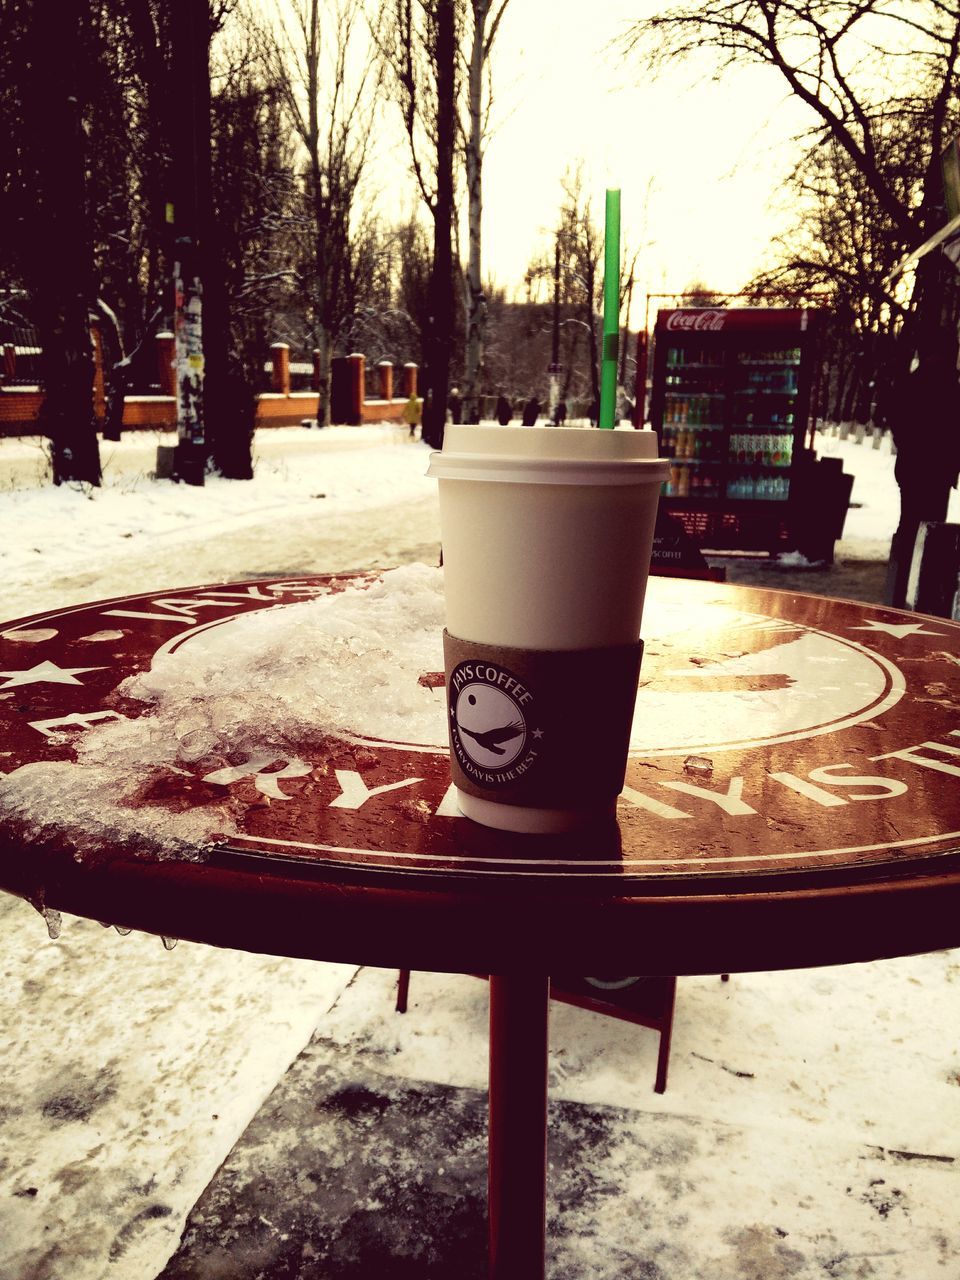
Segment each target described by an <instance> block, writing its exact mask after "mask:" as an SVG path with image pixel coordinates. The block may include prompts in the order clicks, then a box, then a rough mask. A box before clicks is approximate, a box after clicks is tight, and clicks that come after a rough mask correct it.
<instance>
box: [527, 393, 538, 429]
mask: <svg viewBox="0 0 960 1280" xmlns="http://www.w3.org/2000/svg"><path fill="white" fill-rule="evenodd" d="M539 415H540V401H539V400H538V399H537V397H536V396H531V397H530V399H529V400H528V401H527V403H526V404H525V405H524V406H523V425H524V426H525V427H532V426H535V425H536V421H537V418H538V417H539Z"/></svg>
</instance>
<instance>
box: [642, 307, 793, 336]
mask: <svg viewBox="0 0 960 1280" xmlns="http://www.w3.org/2000/svg"><path fill="white" fill-rule="evenodd" d="M816 318H817V313H816V312H815V311H811V310H809V309H807V308H799V307H679V308H677V309H676V310H673V309H671V310H661V311H658V312H657V328H658V329H659V330H660V331H661V332H662V331H663V330H666V331H667V332H669V333H677V334H688V333H689V334H694V333H720V332H725V331H729V330H730V329H736V330H737V331H738V332H739V331H742V330H745V329H746V330H750V331H753V332H757V331H762V330H764V329H778V330H783V329H793V330H796V331H799V332H801V333H803V332H806V331H807V330H808V329H810V328H811V327H812V325H813V322H814V321H815V320H816Z"/></svg>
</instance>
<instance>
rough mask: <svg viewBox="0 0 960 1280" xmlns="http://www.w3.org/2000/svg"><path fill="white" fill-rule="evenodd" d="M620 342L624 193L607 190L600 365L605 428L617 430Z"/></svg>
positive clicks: (601, 415) (601, 411)
mask: <svg viewBox="0 0 960 1280" xmlns="http://www.w3.org/2000/svg"><path fill="white" fill-rule="evenodd" d="M619 340H620V191H619V188H618V189H616V190H611V189H608V190H607V203H606V212H605V218H604V230H603V359H602V361H601V364H600V416H599V418H598V419H597V421H598V424H599V425H600V426H601V427H607V428H613V426H614V425H615V415H616V411H617V348H618V345H619Z"/></svg>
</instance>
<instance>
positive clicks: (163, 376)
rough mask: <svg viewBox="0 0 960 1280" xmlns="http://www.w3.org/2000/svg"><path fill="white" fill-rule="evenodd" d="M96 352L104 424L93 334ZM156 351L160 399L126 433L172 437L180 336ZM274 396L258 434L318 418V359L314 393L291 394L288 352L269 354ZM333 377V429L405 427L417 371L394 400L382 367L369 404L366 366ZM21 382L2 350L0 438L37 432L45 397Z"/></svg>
mask: <svg viewBox="0 0 960 1280" xmlns="http://www.w3.org/2000/svg"><path fill="white" fill-rule="evenodd" d="M92 332H93V349H94V367H95V371H94V384H93V407H94V412H95V414H96V417H97V419H98V421H100V422H102V421H103V419H104V417H105V415H106V398H105V394H104V376H103V355H102V346H101V341H100V334H99V331H98V330H97V328H96V326H93V327H92ZM154 342H155V344H156V361H157V375H158V379H157V380H158V382H159V385H160V394H159V395H128V396H126V397H125V399H124V403H123V425H124V428H125V429H126V430H129V431H136V430H138V429H145V430H146V429H150V430H163V429H169V430H172V429H173V428H175V427H176V425H177V403H176V374H175V371H174V365H173V359H174V336H173V334H172V333H158V334H157V335H156V338H155V339H154ZM270 356H271V370H272V371H271V389H270V390H269V391H265V392H263V393H262V394H261V395H259V396H258V397H257V416H256V424H257V426H258V427H287V426H297V425H299V424H300V423H301V422H303V421H304V420H305V419H311V418H315V417H316V416H317V402H318V394H317V388H318V386H319V378H320V360H319V353H318V352H314V354H313V376H312V379H311V381H312V385H313V389H312V390H310V391H291V389H290V348H289V347H288V346H287V344H286V343H285V342H275V343H274V344H273V346H272V347H271V348H270ZM331 363H332V370H331V383H332V385H331V389H330V406H331V411H332V415H333V421H334V422H335V423H343V424H347V425H351V426H359V425H361V424H362V423H364V422H400V421H401V420H402V414H403V406H404V404H405V403H406V400H407V399H408V397H409V396H410V395H415V394H416V391H417V366H416V365H415V364H405V365H404V366H403V367H402V369H401V371H400V372H401V375H402V377H401V380H400V389H401V390H402V392H403V394H402V396H400V397H396V398H395V397H394V394H393V391H394V381H393V365H392V364H391V363H390V361H389V360H381V361H380V362H379V364H378V365H377V366H376V369H377V375H378V381H379V390H380V397H379V398H378V399H368V398H367V396H366V394H365V385H366V360H365V357H364V356H362V355H350V356H340V357H335V358H334V359H333V361H332V362H331ZM15 376H16V349H15V348H14V347H13V345H12V344H7V345H6V346H5V347H4V348H3V361H2V364H0V435H7V436H16V435H30V434H33V432H35V430H36V422H37V417H38V415H39V412H40V406H41V404H42V403H43V391H42V390H41V389H40V388H39V387H37V386H15V385H7V384H8V383H11V382H12V381H13V379H14V378H15Z"/></svg>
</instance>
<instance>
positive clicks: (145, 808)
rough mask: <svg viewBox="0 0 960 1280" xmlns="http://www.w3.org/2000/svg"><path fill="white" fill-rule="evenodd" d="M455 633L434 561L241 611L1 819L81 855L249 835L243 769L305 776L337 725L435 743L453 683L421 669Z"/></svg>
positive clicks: (32, 776) (30, 781) (156, 673)
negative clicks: (242, 804)
mask: <svg viewBox="0 0 960 1280" xmlns="http://www.w3.org/2000/svg"><path fill="white" fill-rule="evenodd" d="M442 628H443V586H442V573H441V571H440V570H439V569H433V568H429V567H428V566H427V565H422V564H417V565H409V566H406V567H405V568H401V569H397V570H396V571H394V572H393V573H391V574H389V575H388V577H387V578H386V579H385V580H383V579H382V580H379V581H377V582H374V583H373V585H370V586H368V585H367V582H366V580H361V581H358V582H357V583H356V584H355V585H348V586H347V587H346V589H344V590H341V591H332V592H329V593H326V594H324V595H321V596H319V597H318V598H316V599H314V600H310V601H306V602H303V603H299V604H292V605H282V606H278V607H276V608H273V609H270V610H265V611H262V612H258V613H249V614H245V615H241V616H239V617H236V618H234V619H232V620H231V621H230V623H229V624H228V625H226V626H223V627H214V628H212V629H210V630H207V631H204V632H202V633H201V634H200V635H198V636H196V637H194V638H193V639H192V641H191V642H188V643H186V644H183V645H181V646H180V647H179V648H178V649H177V650H176V651H175V652H173V653H167V654H162V655H160V656H158V657H157V658H156V659H155V661H154V664H153V666H152V667H151V669H150V670H149V671H146V672H143V673H141V674H139V675H137V676H134V677H131V678H130V679H129V680H127V681H125V682H124V683H123V684H122V685H121V686H120V690H119V691H120V693H122V694H124V695H125V696H127V697H132V698H135V699H137V700H138V701H140V702H144V703H146V704H148V705H149V708H150V709H149V711H148V712H147V713H146V714H145V715H142V716H139V717H138V718H136V719H124V720H116V721H110V722H108V723H105V724H103V725H100V726H98V727H95V728H93V729H91V730H90V731H89V732H87V733H86V734H85V735H84V736H83V738H82V739H81V741H80V743H79V745H78V747H77V761H76V763H75V764H74V763H72V762H67V761H61V762H44V763H38V764H31V765H25V766H23V767H22V768H20V769H16V770H14V771H13V772H12V773H10V774H8V775H7V776H6V777H2V778H0V813H3V814H4V815H5V817H7V818H8V819H9V820H11V821H13V822H14V823H15V824H16V825H17V827H18V828H19V829H20V830H21V831H23V832H25V833H26V835H27V837H28V838H29V839H30V840H32V841H36V842H39V841H43V840H47V839H55V837H56V835H57V833H60V832H64V831H68V832H69V838H70V842H71V843H72V844H74V845H75V846H76V847H77V849H78V853H79V854H80V855H81V856H84V855H87V854H89V853H92V852H96V851H97V850H98V849H100V848H101V847H103V846H104V844H109V843H110V842H116V840H117V839H120V838H122V839H123V840H125V841H127V842H131V841H132V843H133V845H134V847H135V848H136V849H138V850H140V851H143V852H149V853H151V854H153V855H155V856H179V857H190V856H197V853H196V851H197V849H200V850H201V851H202V849H203V847H204V846H206V845H209V844H211V843H215V842H217V841H218V840H222V839H223V838H225V837H226V836H227V835H229V834H231V833H234V832H235V831H236V823H235V813H236V805H237V804H238V803H239V801H237V800H235V799H231V798H230V796H229V794H228V793H227V792H225V791H224V790H223V789H222V788H223V783H224V782H226V781H228V780H229V775H230V772H231V769H234V768H235V767H236V766H238V765H240V764H244V763H245V764H247V766H248V767H249V766H250V763H251V761H252V760H254V759H256V760H257V762H258V764H259V767H260V768H267V767H268V766H270V765H271V764H277V765H282V766H283V767H285V768H286V769H287V770H288V773H287V775H286V776H299V777H302V776H305V775H306V774H308V773H309V772H310V771H311V766H310V765H309V764H306V763H305V762H303V761H301V760H299V759H298V755H297V753H298V751H300V752H302V751H303V750H304V749H305V747H307V746H308V745H309V744H311V743H313V744H317V743H319V742H320V741H321V740H322V739H323V738H324V737H326V736H328V735H330V734H333V733H337V734H346V735H350V734H351V733H355V732H358V731H361V730H362V731H363V732H364V733H365V734H367V735H372V736H374V737H379V738H384V739H386V740H392V741H396V740H403V741H409V740H410V737H411V735H412V736H413V738H414V739H416V737H417V735H420V736H424V735H426V739H427V741H429V740H431V738H433V739H435V738H436V737H437V725H438V720H439V723H440V726H441V727H442V725H443V719H442V712H441V713H439V714H438V706H439V705H440V702H441V701H442V692H441V694H440V696H439V699H438V694H437V692H436V690H435V689H434V688H432V687H430V686H429V685H428V684H421V683H420V676H421V675H424V674H429V673H434V672H436V671H438V670H442V667H443V653H442V644H441V632H442ZM171 775H179V776H178V777H177V778H176V779H173V778H171ZM183 775H186V776H187V777H192V778H194V779H195V780H196V781H195V783H194V785H192V786H191V785H190V784H184V783H183V782H182V776H183ZM174 782H175V785H171V784H172V783H174Z"/></svg>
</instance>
